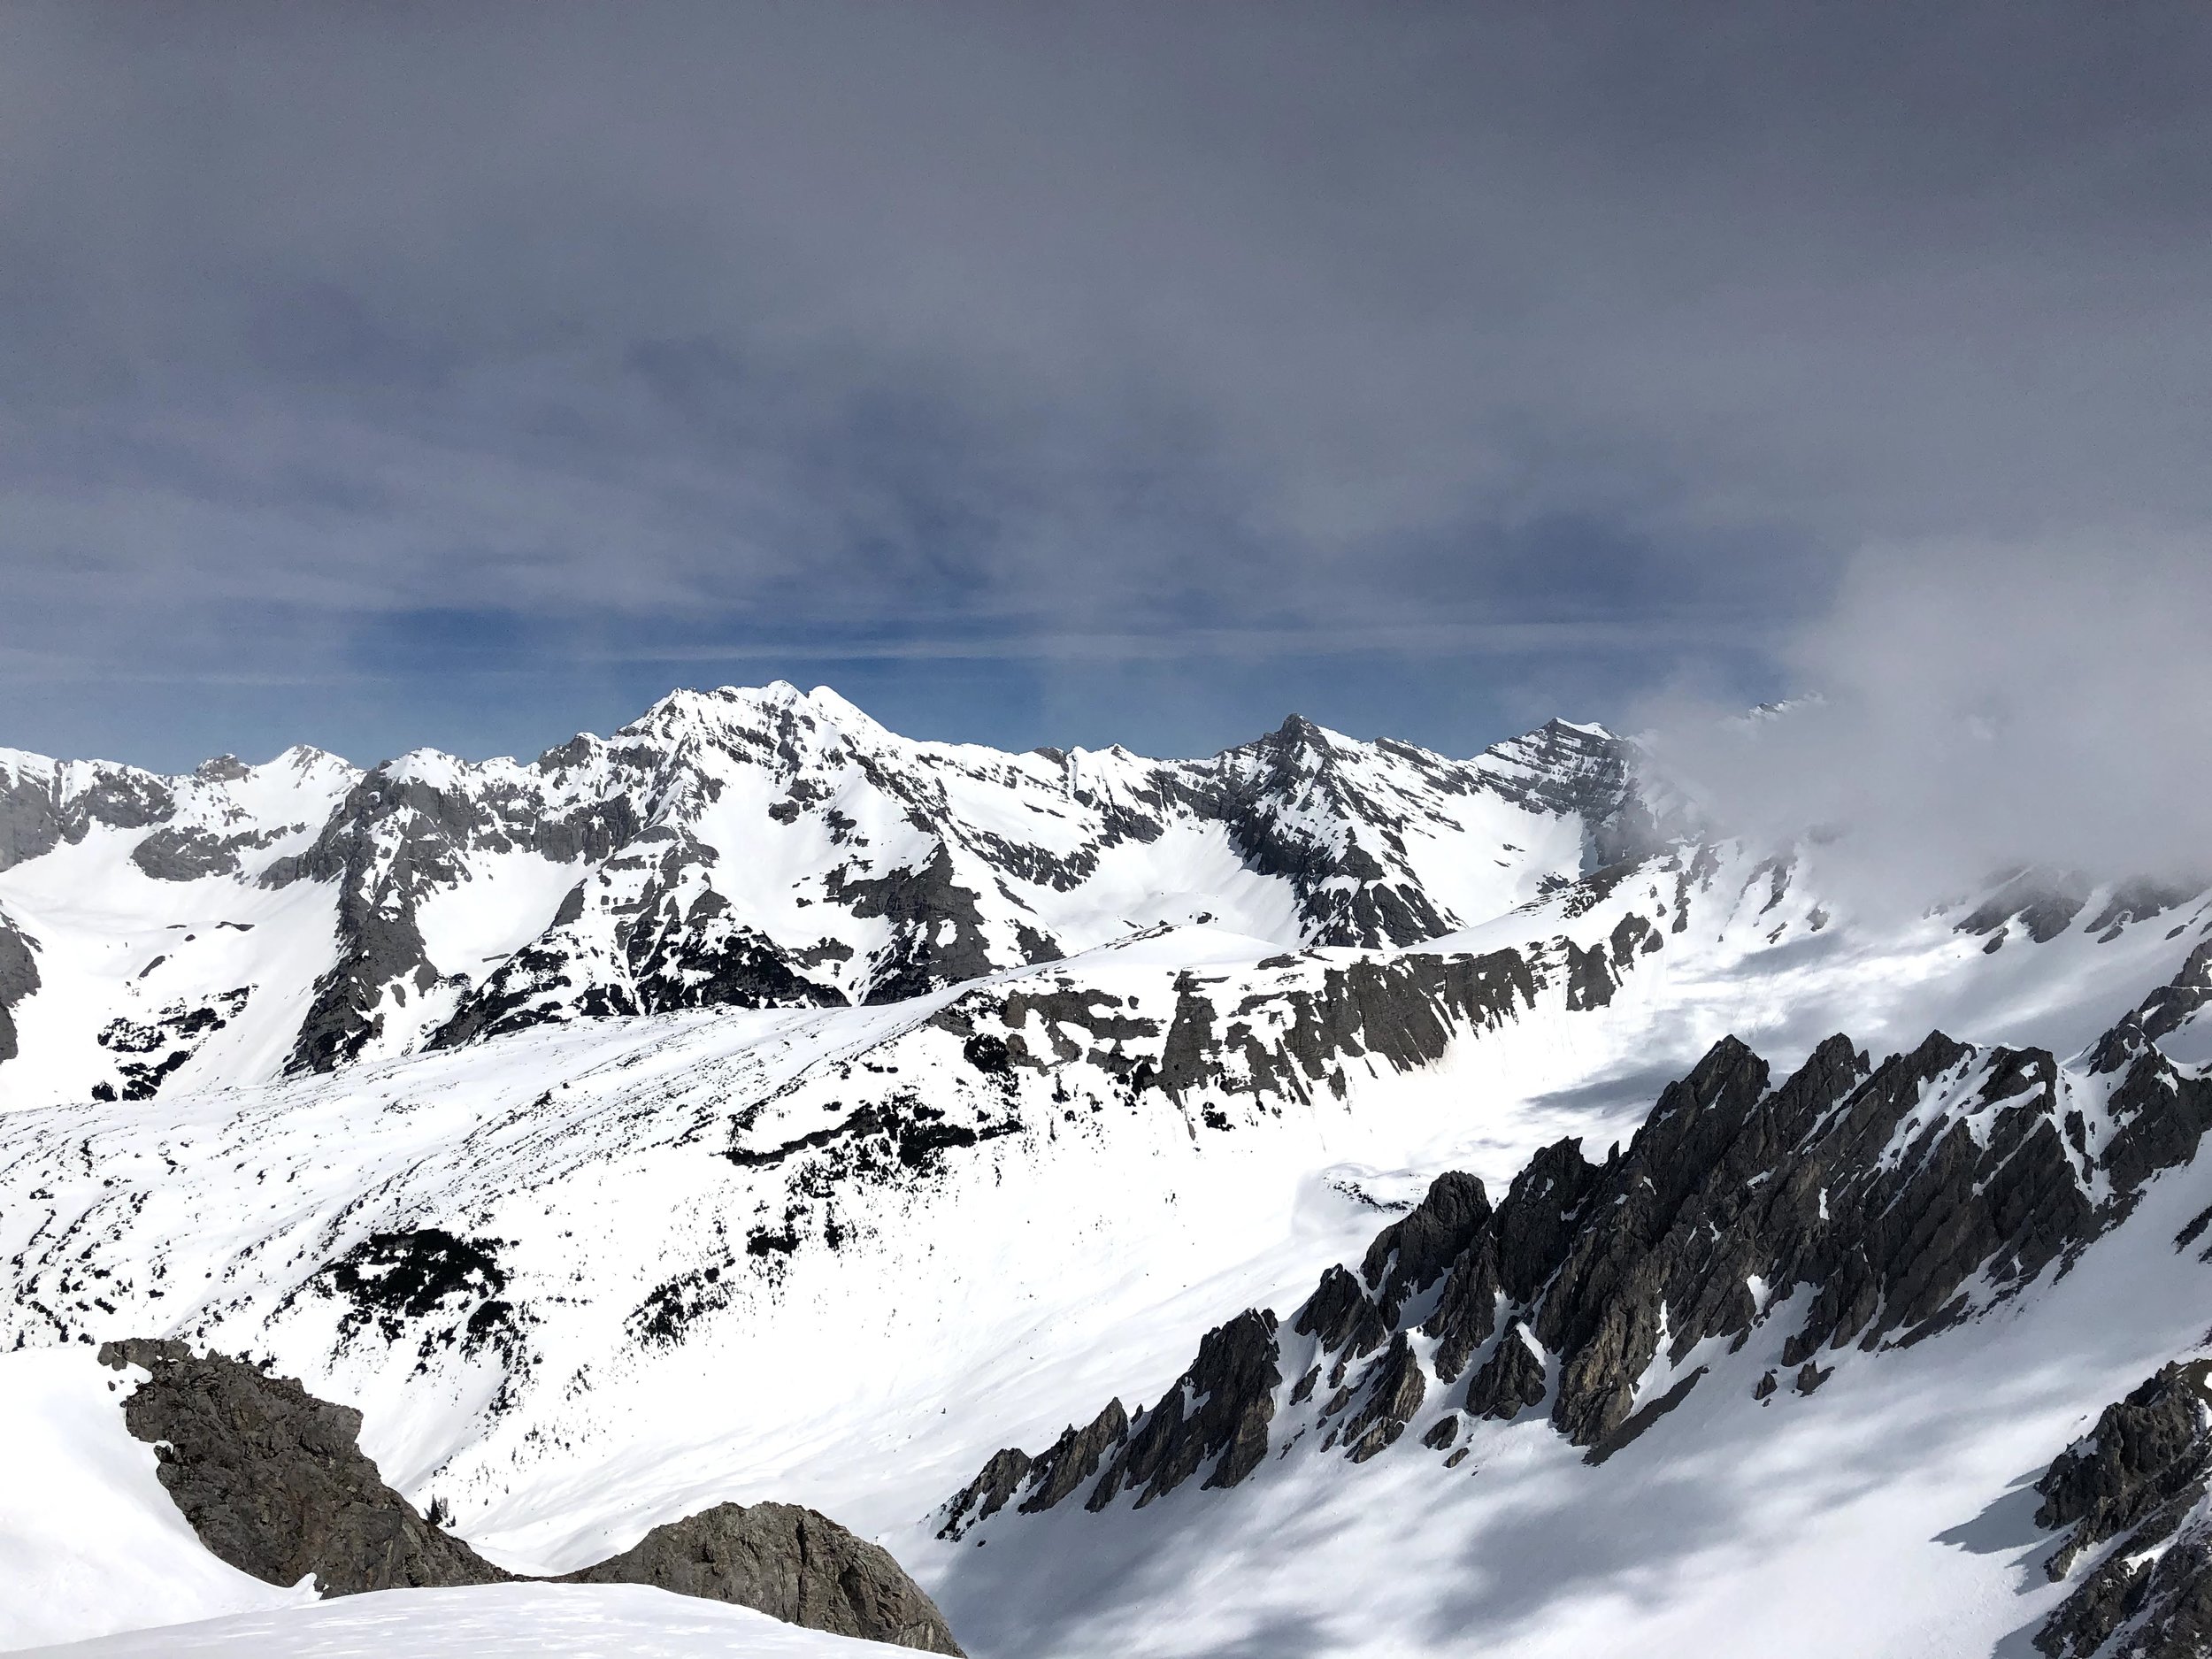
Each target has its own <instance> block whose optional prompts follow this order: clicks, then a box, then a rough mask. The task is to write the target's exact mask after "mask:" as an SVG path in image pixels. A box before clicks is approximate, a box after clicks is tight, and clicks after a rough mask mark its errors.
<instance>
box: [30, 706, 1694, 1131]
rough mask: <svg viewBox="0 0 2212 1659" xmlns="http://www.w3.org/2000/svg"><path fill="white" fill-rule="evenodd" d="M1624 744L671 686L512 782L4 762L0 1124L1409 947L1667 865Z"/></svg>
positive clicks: (309, 758)
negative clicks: (1165, 950) (1099, 952)
mask: <svg viewBox="0 0 2212 1659" xmlns="http://www.w3.org/2000/svg"><path fill="white" fill-rule="evenodd" d="M1629 758H1630V753H1629V750H1628V749H1627V747H1626V746H1625V745H1624V744H1622V743H1621V742H1619V741H1617V740H1615V739H1613V738H1611V737H1609V735H1608V734H1606V733H1604V732H1602V731H1601V730H1600V729H1598V728H1596V727H1592V726H1571V725H1568V724H1566V723H1564V722H1560V721H1555V722H1553V723H1552V724H1551V725H1549V726H1545V727H1543V728H1542V729H1540V730H1539V731H1536V732H1532V733H1529V734H1528V735H1526V736H1525V737H1522V738H1517V739H1515V740H1513V741H1509V742H1506V743H1502V744H1500V745H1498V746H1497V747H1496V748H1494V749H1491V750H1489V751H1487V752H1486V753H1485V754H1483V755H1480V756H1478V757H1475V758H1474V759H1473V760H1471V761H1463V762H1462V761H1452V760H1448V759H1446V758H1444V757H1441V756H1438V755H1433V754H1431V753H1429V752H1428V751H1426V750H1424V749H1415V748H1413V747H1411V746H1409V745H1407V744H1402V743H1394V742H1388V741H1380V742H1372V743H1368V742H1359V741H1354V740H1352V739H1349V738H1346V737H1343V736H1341V735H1340V734H1338V733H1333V732H1328V731H1325V730H1323V729H1322V728H1321V727H1319V726H1314V725H1313V724H1311V723H1310V722H1309V721H1306V720H1303V719H1300V718H1292V719H1290V720H1289V721H1287V722H1286V723H1285V725H1284V726H1282V728H1281V729H1280V730H1279V731H1277V732H1273V733H1270V734H1268V735H1267V736H1266V737H1263V738H1261V739H1259V740H1258V741H1256V742H1253V743H1250V744H1248V745H1245V746H1243V747H1241V748H1238V749H1230V750H1228V751H1226V752H1225V753H1223V754H1221V755H1218V756H1216V757H1213V758H1212V759H1211V760H1208V761H1198V762H1189V761H1153V760H1145V759H1141V758H1140V757H1136V756H1133V755H1131V754H1129V753H1127V752H1126V751H1125V750H1122V749H1108V750H1104V751H1102V752H1091V751H1087V750H1082V749H1077V750H1073V751H1071V752H1068V753H1062V752H1059V751H1056V750H1039V751H1035V752H1033V753H1029V754H1024V755H1009V754H1002V753H1000V752H998V751H996V750H993V749H982V748H977V747H973V746H963V745H953V744H942V743H918V742H912V741H908V740H906V739H903V738H901V737H898V736H896V735H895V734H894V733H890V732H887V731H886V730H885V729H884V728H883V727H882V726H879V725H877V724H876V723H875V722H874V721H873V720H872V719H870V718H868V717H867V716H866V715H864V714H863V713H862V712H861V711H860V710H857V709H856V708H854V707H853V706H852V705H851V704H850V703H847V702H845V701H844V700H843V699H842V698H841V697H839V696H838V695H836V694H835V693H833V692H831V691H828V690H826V689H822V690H817V691H815V692H812V693H810V694H802V693H800V692H799V691H797V690H796V689H795V688H794V687H790V686H787V685H782V684H778V685H774V686H771V687H766V688H765V689H762V690H739V689H735V688H730V687H725V688H724V689H722V690H720V691H717V692H711V693H695V692H678V693H676V694H674V695H671V696H669V697H667V698H665V699H664V700H663V701H662V702H660V703H657V704H656V705H655V706H654V707H653V708H652V709H651V710H648V711H647V713H646V714H645V716H644V717H643V718H641V719H639V720H638V721H636V722H635V723H634V724H633V725H631V726H626V727H624V728H623V729H622V730H620V731H618V732H617V733H614V735H613V736H611V737H610V738H598V737H592V736H581V737H578V738H576V739H574V740H572V741H570V742H568V743H565V744H564V745H563V746H561V747H560V748H558V749H549V750H548V751H547V752H546V753H545V754H543V755H541V756H540V757H538V758H537V759H536V760H535V761H534V762H531V763H528V764H522V763H518V762H515V761H511V760H495V761H488V762H484V763H480V764H477V763H470V762H465V761H461V760H457V759H456V758H454V757H451V756H449V755H442V754H437V753H434V752H432V751H428V750H421V751H417V752H415V753H412V754H409V755H405V756H403V757H400V758H399V759H397V760H395V761H389V762H387V763H385V764H382V765H380V766H377V767H375V768H374V769H373V770H371V771H368V772H361V771H358V770H357V769H356V768H354V767H352V766H350V765H349V764H346V763H344V762H342V761H340V760H338V759H336V758H335V757H332V756H329V755H326V754H323V753H321V752H319V751H317V750H313V749H293V750H291V751H288V753H286V754H284V755H281V756H279V757H277V758H276V759H275V760H273V761H271V762H269V763H268V764H265V765H260V766H246V765H242V764H240V763H239V762H237V761H236V760H234V759H232V758H230V757H223V758H221V759H218V760H213V761H210V762H208V763H206V764H204V765H203V766H201V767H200V768H199V769H198V771H196V772H193V773H191V774H188V775H186V776H182V777H173V778H165V777H157V776H155V775H153V774H151V773H148V772H140V771H136V770H134V769H132V768H129V767H123V766H113V765H107V764H99V763H79V762H58V761H52V760H48V759H45V758H43V757H37V756H32V755H26V754H21V753H19V752H16V751H12V750H0V1103H4V1104H6V1105H11V1106H13V1105H24V1104H31V1103H42V1102H49V1101H55V1100H65V1099H85V1098H89V1097H91V1096H92V1095H93V1094H95V1093H96V1092H98V1093H101V1095H102V1097H103V1098H105V1097H107V1096H109V1095H112V1096H114V1097H117V1098H124V1099H142V1098H145V1097H147V1096H149V1095H151V1094H157V1093H159V1092H161V1091H162V1090H164V1089H165V1088H166V1089H174V1088H177V1087H193V1086H206V1085H210V1084H220V1083H234V1082H250V1081H261V1080H265V1079H267V1078H270V1077H273V1076H276V1075H279V1074H280V1073H293V1072H299V1071H330V1070H332V1069H334V1068H335V1067H338V1066H341V1065H343V1064H349V1063H351V1062H353V1061H357V1060H359V1059H362V1058H365V1057H368V1058H387V1057H390V1056H397V1055H403V1054H410V1053H414V1052H416V1051H418V1050H419V1049H422V1048H448V1047H452V1046H455V1045H457V1044H461V1043H465V1042H469V1041H476V1040H479V1039H481V1038H484V1037H487V1036H492V1035H496V1034H498V1033H502V1032H507V1031H514V1030H519V1029H522V1028H524V1027H526V1026H530V1025H539V1024H542V1023H545V1022H548V1021H555V1020H565V1019H570V1018H576V1017H578V1016H580V1015H608V1014H638V1013H666V1012H672V1011H675V1010H681V1009H687V1008H707V1007H736V1008H764V1007H836V1006H843V1005H847V1004H850V1003H880V1002H894V1001H897V1000H900V999H902V998H905V997H910V996H913V995H918V994H921V993H923V992H926V991H929V990H933V989H935V988H937V987H942V986H945V985H949V984H953V983H956V982H958V981H961V980H966V979H975V978H977V977H978V976H979V975H982V974H986V973H989V972H994V971H995V970H999V969H1003V968H1008V967H1015V966H1020V965H1024V964H1036V963H1042V962H1048V961H1053V960H1056V959H1058V958H1061V957H1064V956H1069V955H1071V954H1073V953H1075V952H1078V951H1080V950H1083V949H1088V948H1090V947H1093V946H1095V945H1099V944H1102V943H1104V942H1106V941H1110V940H1114V939H1118V938H1121V937H1124V936H1125V935H1127V934H1128V933H1131V932H1133V931H1138V930H1141V929H1143V928H1147V927H1155V926H1183V925H1187V924H1192V923H1199V922H1203V923H1207V924H1210V925H1213V926H1219V927H1223V928H1225V929H1227V930H1229V931H1232V932H1235V933H1242V934H1246V935H1248V936H1250V937H1253V938H1256V939H1260V940H1263V941H1268V942H1270V943H1272V944H1274V945H1276V946H1278V947H1281V948H1286V949H1295V948H1298V947H1301V946H1305V945H1348V946H1349V945H1358V946H1368V947H1374V946H1380V945H1405V944H1410V943H1413V942H1415V941H1420V940H1424V939H1429V938H1433V937H1436V936H1439V935H1440V934H1443V933H1448V932H1450V931H1451V930H1452V929H1454V928H1455V927H1459V926H1465V925H1467V924H1469V923H1471V922H1476V921H1480V920H1483V919H1486V918H1489V917H1491V916H1494V915H1496V914H1498V913H1499V912H1500V911H1502V910H1508V909H1510V908H1511V907H1512V906H1513V905H1514V904H1516V903H1518V902H1522V901H1524V900H1526V899H1529V898H1532V897H1533V896H1535V895H1537V893H1538V892H1539V891H1540V890H1541V889H1542V888H1543V887H1545V886H1546V884H1557V883H1559V882H1562V881H1564V880H1569V879H1574V878H1575V877H1577V876H1578V875H1579V874H1581V873H1583V872H1585V871H1586V870H1588V869H1591V868H1594V867H1596V866H1597V865H1598V864H1602V863H1605V862H1608V861H1609V859H1610V858H1611V857H1613V856H1616V855H1617V853H1618V852H1620V851H1623V850H1625V849H1629V848H1630V847H1632V846H1635V845H1640V844H1641V843H1642V841H1645V840H1647V839H1648V837H1649V834H1650V830H1651V826H1650V823H1649V815H1648V813H1647V812H1645V811H1644V810H1642V808H1641V805H1640V802H1639V801H1638V800H1637V798H1636V795H1635V790H1634V783H1633V780H1632V775H1631V771H1630V767H1629V764H1628V762H1629Z"/></svg>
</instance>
